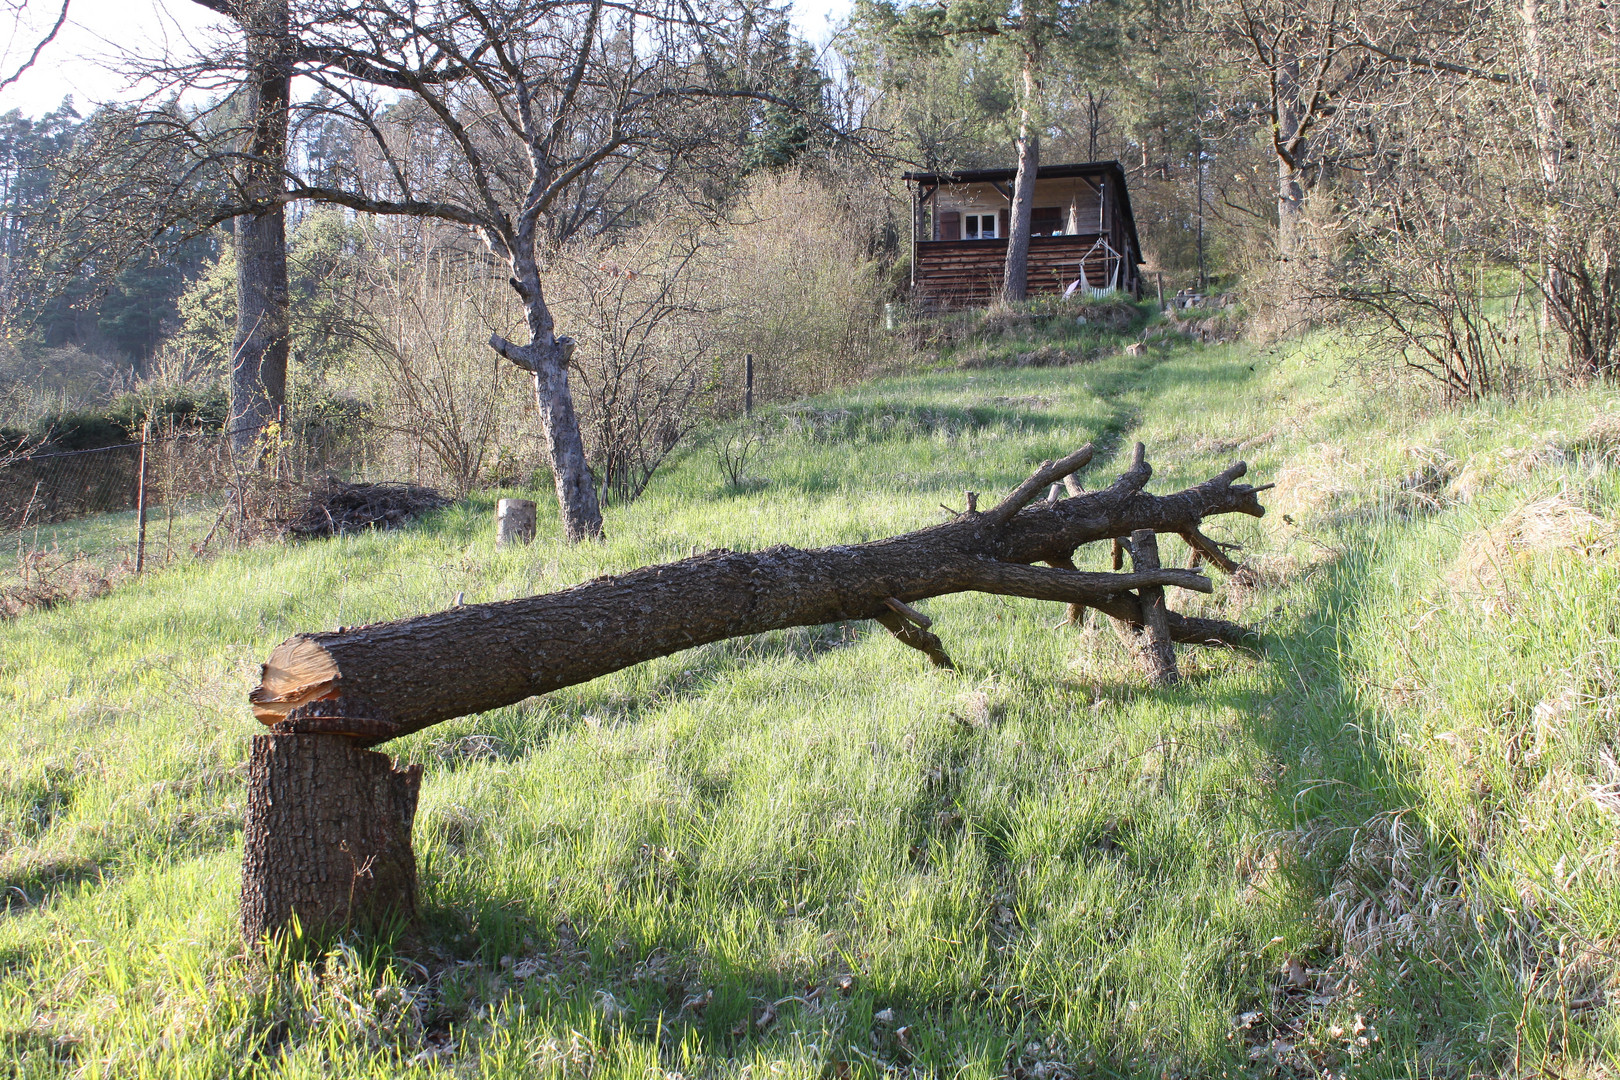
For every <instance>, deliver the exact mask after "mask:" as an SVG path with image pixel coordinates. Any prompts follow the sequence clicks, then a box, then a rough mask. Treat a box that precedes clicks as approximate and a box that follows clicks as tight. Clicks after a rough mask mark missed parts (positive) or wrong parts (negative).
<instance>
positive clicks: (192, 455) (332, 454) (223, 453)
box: [0, 425, 356, 533]
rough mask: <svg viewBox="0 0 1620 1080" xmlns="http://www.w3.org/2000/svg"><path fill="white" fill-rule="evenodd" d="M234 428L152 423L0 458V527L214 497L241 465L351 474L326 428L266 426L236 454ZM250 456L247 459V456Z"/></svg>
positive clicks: (278, 474)
mask: <svg viewBox="0 0 1620 1080" xmlns="http://www.w3.org/2000/svg"><path fill="white" fill-rule="evenodd" d="M237 434H238V432H237V431H214V432H198V431H184V430H181V431H175V430H168V431H155V430H149V431H148V432H146V433H145V435H144V436H143V437H142V438H139V439H136V440H134V441H131V442H127V443H120V444H117V445H114V446H101V447H94V448H91V449H86V450H51V449H49V448H45V449H42V450H39V451H37V452H35V453H30V454H24V455H22V456H19V457H15V458H13V459H12V460H10V461H8V462H5V463H4V464H0V533H14V532H18V531H20V530H24V529H30V528H37V527H39V526H45V525H53V524H57V523H60V522H64V521H70V520H72V519H74V518H81V517H86V516H89V515H92V514H107V513H118V512H127V511H131V510H135V511H140V510H142V509H146V510H154V509H159V508H164V509H168V510H170V511H174V510H176V509H178V508H180V507H182V506H192V505H196V504H202V503H209V502H218V501H220V500H221V499H222V498H225V497H227V496H229V495H230V494H231V493H233V492H237V491H239V490H240V488H241V486H242V483H243V479H244V476H243V474H244V472H248V471H251V472H252V473H253V474H254V475H255V476H256V477H262V476H264V475H265V473H266V472H267V471H268V472H269V473H270V474H272V475H273V477H274V479H276V480H278V481H285V482H288V483H293V484H297V483H302V482H306V481H308V480H309V479H311V478H312V477H319V476H324V475H327V474H334V475H338V474H341V475H345V476H347V475H350V474H352V473H353V472H354V471H355V464H356V463H355V462H353V461H351V460H350V457H349V455H347V454H345V453H343V452H341V451H343V450H346V449H348V447H347V444H346V443H345V442H344V441H343V440H342V439H339V438H334V437H333V436H332V433H330V432H328V431H327V430H326V429H325V428H323V427H319V426H315V425H310V426H307V427H305V426H299V427H290V428H289V429H282V428H280V427H273V428H271V429H269V430H268V431H266V432H265V433H264V434H262V435H260V434H258V429H254V434H256V435H258V437H257V438H255V439H254V440H253V441H252V449H251V450H250V451H249V452H248V453H245V454H239V453H238V452H237V448H236V441H237V440H236V439H235V436H236V435H237ZM248 459H251V460H248Z"/></svg>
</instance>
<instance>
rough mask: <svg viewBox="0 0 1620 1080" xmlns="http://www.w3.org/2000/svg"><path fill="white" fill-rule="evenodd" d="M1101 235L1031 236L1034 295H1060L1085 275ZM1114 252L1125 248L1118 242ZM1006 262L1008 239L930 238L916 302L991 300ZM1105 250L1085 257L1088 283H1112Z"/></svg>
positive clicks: (921, 255) (923, 246)
mask: <svg viewBox="0 0 1620 1080" xmlns="http://www.w3.org/2000/svg"><path fill="white" fill-rule="evenodd" d="M1096 241H1097V235H1096V234H1095V233H1092V234H1082V235H1079V236H1032V237H1030V238H1029V262H1028V267H1029V295H1030V296H1040V295H1043V294H1052V293H1061V292H1062V291H1063V290H1064V289H1066V288H1068V286H1069V283H1070V282H1072V281H1074V280H1075V278H1077V277H1079V276H1080V260H1081V259H1082V258H1083V257H1085V256H1086V253H1087V252H1088V251H1091V249H1092V247H1093V245H1094V244H1095V243H1096ZM1110 242H1113V240H1112V238H1110ZM1115 250H1123V249H1121V248H1120V247H1119V246H1118V244H1117V243H1116V244H1115ZM1006 262H1007V241H1006V240H925V241H919V242H918V244H917V263H916V287H915V292H914V295H913V300H914V302H916V303H918V304H919V305H922V306H924V307H936V308H938V307H964V306H967V305H971V304H982V303H987V302H989V301H990V300H992V299H994V298H995V296H996V294H997V293H999V292H1000V291H1001V275H1002V271H1003V269H1004V268H1005V266H1006ZM1108 270H1109V267H1108V266H1107V263H1106V260H1105V256H1104V253H1103V252H1102V251H1101V250H1100V249H1099V250H1098V251H1096V252H1093V253H1092V254H1091V256H1090V257H1089V258H1087V259H1086V264H1085V273H1086V281H1087V283H1088V284H1090V285H1092V286H1094V287H1096V288H1102V287H1103V286H1105V285H1107V284H1108ZM1135 273H1136V271H1135V268H1134V267H1130V266H1127V267H1126V268H1125V280H1124V282H1123V285H1124V287H1125V288H1127V289H1130V288H1134V287H1135V285H1136V278H1135Z"/></svg>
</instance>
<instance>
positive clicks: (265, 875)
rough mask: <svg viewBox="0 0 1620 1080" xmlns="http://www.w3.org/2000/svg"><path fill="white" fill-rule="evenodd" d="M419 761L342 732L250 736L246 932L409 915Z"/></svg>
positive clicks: (313, 932) (253, 938) (313, 931)
mask: <svg viewBox="0 0 1620 1080" xmlns="http://www.w3.org/2000/svg"><path fill="white" fill-rule="evenodd" d="M421 784H422V767H421V766H420V765H410V766H406V767H405V768H403V769H400V768H395V766H394V763H393V762H392V761H391V760H390V759H389V758H388V756H387V755H386V754H379V753H375V752H373V751H370V750H362V749H361V748H360V747H359V746H358V745H356V743H355V740H354V739H352V738H350V737H348V736H346V735H341V734H300V735H256V736H254V738H253V751H252V756H251V757H250V758H249V761H248V804H247V817H246V820H245V822H244V824H243V841H242V844H243V855H242V910H241V928H242V934H243V936H244V937H245V938H246V939H247V940H248V941H250V942H258V941H259V940H261V939H262V938H263V937H264V936H265V935H267V934H276V933H280V932H282V931H283V930H285V929H287V928H288V927H289V926H291V925H292V924H293V923H294V922H296V924H297V925H298V927H299V928H300V930H301V931H302V932H303V933H304V934H305V935H306V936H314V937H317V938H319V937H321V936H324V935H326V934H329V933H332V932H334V931H336V930H340V929H342V928H344V927H348V926H379V925H384V924H386V923H388V922H390V921H395V920H401V921H409V920H410V919H412V918H414V917H415V914H416V858H415V855H414V854H413V853H412V850H411V824H412V821H413V819H414V818H415V816H416V797H417V792H418V791H419V790H420V788H421Z"/></svg>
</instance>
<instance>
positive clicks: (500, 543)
mask: <svg viewBox="0 0 1620 1080" xmlns="http://www.w3.org/2000/svg"><path fill="white" fill-rule="evenodd" d="M534 526H535V515H534V500H532V499H502V500H501V501H500V502H498V503H496V504H495V546H496V547H505V546H507V545H508V544H532V543H534Z"/></svg>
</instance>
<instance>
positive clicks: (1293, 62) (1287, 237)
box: [1272, 59, 1310, 280]
mask: <svg viewBox="0 0 1620 1080" xmlns="http://www.w3.org/2000/svg"><path fill="white" fill-rule="evenodd" d="M1275 86H1276V89H1275V91H1274V92H1275V94H1276V97H1275V99H1274V101H1273V105H1272V107H1273V109H1274V110H1275V115H1274V116H1273V118H1272V122H1273V124H1274V125H1275V127H1274V130H1273V132H1272V140H1273V147H1274V150H1275V152H1276V158H1277V261H1278V262H1279V263H1287V262H1291V261H1292V260H1294V259H1295V258H1297V257H1298V255H1299V251H1298V248H1299V243H1300V234H1301V230H1302V227H1303V225H1304V221H1305V191H1306V186H1307V177H1306V174H1305V168H1306V163H1307V159H1308V157H1309V151H1310V141H1309V137H1308V136H1307V135H1306V134H1304V125H1305V122H1306V116H1305V107H1304V103H1302V102H1301V101H1300V85H1299V61H1298V60H1297V59H1290V60H1285V61H1280V62H1278V64H1277V67H1276V72H1275ZM1284 280H1287V276H1286V275H1284Z"/></svg>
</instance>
